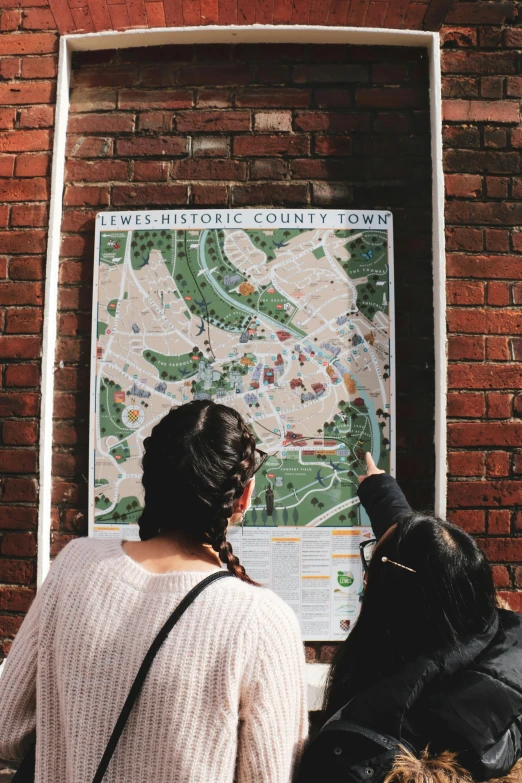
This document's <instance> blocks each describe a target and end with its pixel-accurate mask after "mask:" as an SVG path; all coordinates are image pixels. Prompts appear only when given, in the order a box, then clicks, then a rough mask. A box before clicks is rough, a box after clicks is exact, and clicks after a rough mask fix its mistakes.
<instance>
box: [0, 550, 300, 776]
mask: <svg viewBox="0 0 522 783" xmlns="http://www.w3.org/2000/svg"><path fill="white" fill-rule="evenodd" d="M205 576H208V573H203V572H173V573H168V574H151V573H150V572H148V571H146V570H145V569H143V568H142V567H141V566H140V565H138V564H137V563H136V562H135V561H133V560H132V559H131V558H130V557H128V556H127V555H126V554H125V552H124V551H123V549H122V547H121V542H120V541H117V540H111V541H101V540H92V539H79V540H77V541H74V542H72V543H70V544H69V545H68V546H67V547H66V548H65V549H64V551H63V552H62V553H61V554H60V555H59V557H58V558H57V560H56V562H55V563H54V565H53V566H52V569H51V573H50V574H49V576H48V578H47V580H46V582H45V583H44V585H43V587H42V588H41V589H40V590H39V591H38V594H37V597H36V599H35V601H34V603H33V605H32V607H31V609H30V611H29V613H28V615H27V617H26V619H25V620H24V622H23V624H22V627H21V628H20V631H19V633H18V635H17V637H16V639H15V642H14V644H13V647H12V650H11V652H10V654H9V656H8V658H7V661H6V664H5V667H4V671H3V673H2V676H1V677H0V758H4V759H20V758H21V757H22V756H23V755H24V753H25V751H26V750H27V748H28V747H29V745H30V742H31V740H32V738H33V737H34V732H35V728H36V734H37V737H38V742H37V752H36V758H37V761H36V781H37V783H90V781H92V778H93V775H94V772H95V770H96V767H97V765H98V763H99V761H100V759H101V756H102V754H103V751H104V749H105V746H106V744H107V741H108V739H109V736H110V733H111V731H112V729H113V727H114V724H115V722H116V719H117V717H118V715H119V712H120V710H121V707H122V705H123V702H124V701H125V698H126V696H127V694H128V691H129V689H130V686H131V684H132V681H133V679H134V676H135V674H136V672H137V670H138V668H139V666H140V664H141V662H142V660H143V657H144V655H145V653H146V651H147V649H148V647H149V645H150V644H151V642H152V640H153V638H154V637H155V635H156V633H157V632H158V630H159V629H160V627H161V626H162V625H163V623H164V622H165V620H166V619H167V617H168V616H169V615H170V613H171V612H172V610H173V609H174V608H175V606H176V605H177V604H178V603H179V601H180V600H181V599H182V598H183V596H184V595H185V594H186V593H187V592H188V591H189V590H190V589H191V588H192V587H194V585H196V584H197V583H198V582H199V581H201V580H202V579H203V578H204V577H205ZM304 672H305V667H304V655H303V646H302V643H301V640H300V635H299V628H298V623H297V620H296V618H295V615H294V614H293V612H292V611H291V609H289V608H288V607H287V606H286V605H285V604H284V603H283V602H282V601H281V600H280V599H279V598H278V597H277V596H276V595H274V593H272V592H270V591H269V590H266V589H263V588H258V587H252V586H251V585H248V584H246V583H244V582H241V581H240V580H238V579H223V580H221V581H219V582H217V583H215V584H213V585H211V586H210V587H208V588H207V589H206V590H205V591H204V592H203V593H202V594H201V595H200V596H199V597H198V598H197V599H196V601H195V603H194V604H193V605H192V606H191V607H189V609H188V610H187V612H186V613H185V614H184V615H183V617H182V618H181V620H180V621H179V622H178V624H177V625H176V626H175V628H174V629H173V631H172V632H171V634H170V636H169V638H168V639H167V641H166V642H165V644H164V645H163V647H162V648H161V650H160V651H159V653H158V655H157V657H156V659H155V661H154V663H153V665H152V668H151V670H150V672H149V674H148V677H147V680H146V682H145V685H144V687H143V691H142V693H141V695H140V697H139V699H138V701H137V703H136V704H135V706H134V708H133V711H132V713H131V715H130V718H129V721H128V723H127V726H126V728H125V730H124V733H123V735H122V737H121V739H120V742H119V744H118V747H117V749H116V752H115V755H114V757H113V759H112V761H111V764H110V766H109V769H108V770H107V773H106V775H105V778H104V783H144V781H148V780H150V781H154V783H232V782H233V781H238V783H288V781H289V780H290V778H291V772H292V766H293V763H294V761H295V759H296V756H297V755H298V754H299V752H300V750H301V747H302V744H303V742H304V740H305V738H306V735H307V728H308V723H307V712H306V691H305V673H304Z"/></svg>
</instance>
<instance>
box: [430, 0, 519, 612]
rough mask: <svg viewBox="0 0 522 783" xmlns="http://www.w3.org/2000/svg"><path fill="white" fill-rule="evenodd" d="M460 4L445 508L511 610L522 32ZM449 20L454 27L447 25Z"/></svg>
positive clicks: (446, 84) (450, 66) (448, 125)
mask: <svg viewBox="0 0 522 783" xmlns="http://www.w3.org/2000/svg"><path fill="white" fill-rule="evenodd" d="M512 15H513V14H512V12H510V10H509V7H502V6H501V5H500V4H496V3H489V4H486V3H484V4H481V3H476V4H466V5H464V4H462V5H460V6H459V5H457V6H454V8H453V10H452V11H450V14H449V16H448V21H449V23H450V24H448V26H446V27H443V28H442V31H441V35H442V40H443V42H444V51H443V56H442V71H443V96H444V106H443V110H444V146H445V156H444V169H445V174H446V194H447V199H446V237H447V240H446V252H447V275H448V283H447V293H448V313H447V321H448V333H449V337H448V340H449V342H448V355H449V370H448V385H449V397H448V416H449V424H448V444H449V454H448V470H449V486H448V508H449V510H448V515H449V516H450V518H452V519H453V520H455V521H456V522H458V523H459V524H461V525H463V526H464V527H465V528H466V529H467V530H468V531H470V532H471V533H476V534H477V535H479V536H480V541H481V543H482V545H483V546H484V548H485V550H486V552H487V554H488V556H489V557H490V559H491V560H492V562H493V563H495V575H496V579H497V584H498V586H499V587H500V588H502V590H503V595H504V597H506V598H507V599H508V600H509V602H510V604H511V605H512V607H513V608H515V609H517V610H519V611H520V610H522V593H520V592H506V591H507V590H512V589H516V588H520V587H522V568H521V567H520V565H518V564H519V563H520V561H521V560H522V539H521V538H518V536H520V534H521V533H522V514H521V513H520V511H519V507H520V505H521V502H522V393H521V387H522V372H521V366H520V359H521V358H522V352H521V346H522V338H521V335H522V311H521V309H520V304H521V303H522V296H521V294H522V256H521V252H522V231H521V227H522V169H521V157H520V152H521V149H522V135H521V132H522V129H521V127H520V98H521V97H522V78H521V77H520V76H519V75H518V74H519V73H520V50H521V49H522V28H516V27H514V26H512V25H511V24H503V23H504V22H505V21H507V22H510V21H511V20H512ZM452 23H458V26H456V25H454V24H452Z"/></svg>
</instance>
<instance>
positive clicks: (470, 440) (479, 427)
mask: <svg viewBox="0 0 522 783" xmlns="http://www.w3.org/2000/svg"><path fill="white" fill-rule="evenodd" d="M521 435H522V423H520V422H518V421H488V422H468V421H462V422H451V423H450V424H448V442H449V444H450V445H451V446H458V447H467V446H481V447H483V446H518V445H519V444H520V442H521V440H520V437H521Z"/></svg>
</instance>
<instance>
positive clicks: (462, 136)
mask: <svg viewBox="0 0 522 783" xmlns="http://www.w3.org/2000/svg"><path fill="white" fill-rule="evenodd" d="M442 136H443V141H444V147H445V148H446V149H448V148H451V147H456V148H458V149H479V148H480V146H481V144H480V130H479V129H478V128H474V127H473V126H463V127H462V126H460V125H459V126H453V125H446V126H444V127H443V129H442Z"/></svg>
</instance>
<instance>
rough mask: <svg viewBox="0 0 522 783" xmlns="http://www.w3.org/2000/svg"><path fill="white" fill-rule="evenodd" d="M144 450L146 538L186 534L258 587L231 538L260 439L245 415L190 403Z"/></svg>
mask: <svg viewBox="0 0 522 783" xmlns="http://www.w3.org/2000/svg"><path fill="white" fill-rule="evenodd" d="M144 447H145V454H144V456H143V460H142V466H143V477H142V483H143V487H144V490H145V508H144V509H143V513H142V515H141V517H140V520H139V527H140V538H141V539H142V540H143V541H146V540H147V539H150V538H153V537H154V536H156V535H158V533H160V532H161V533H169V532H174V531H177V532H182V533H183V534H185V535H186V536H187V537H189V538H190V540H192V541H194V542H196V543H202V544H210V545H211V546H212V548H213V549H214V550H215V551H216V552H217V553H218V555H219V557H220V559H221V561H222V562H223V563H225V564H226V566H227V568H228V570H229V571H230V572H231V573H233V574H234V575H235V576H237V577H238V578H239V579H242V580H243V581H245V582H250V583H251V584H255V583H254V582H253V581H252V580H251V579H250V577H249V576H248V575H247V573H246V572H245V569H244V568H243V566H242V565H241V564H240V562H239V560H238V558H237V557H236V556H235V555H234V553H233V551H232V547H231V545H230V543H229V542H228V541H227V537H226V532H227V527H228V520H229V518H230V517H231V516H232V513H233V507H234V501H235V500H237V499H238V498H240V497H241V495H242V494H243V491H244V489H245V487H246V485H247V484H248V481H249V480H250V479H251V478H252V476H253V474H254V471H255V464H256V460H255V448H256V442H255V438H254V436H253V435H252V433H251V432H250V430H249V429H248V427H247V425H246V424H245V422H244V421H243V419H242V417H241V416H240V414H239V413H238V412H237V411H235V410H234V409H233V408H229V407H228V406H226V405H218V404H216V403H214V402H211V401H210V400H194V401H193V402H187V403H186V404H185V405H180V406H179V407H177V408H172V410H170V411H169V413H167V415H166V416H164V418H163V419H161V421H160V422H158V424H156V426H155V427H154V428H153V430H152V433H151V435H150V437H148V438H146V439H145V441H144Z"/></svg>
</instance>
